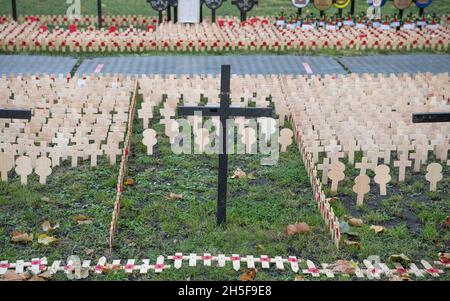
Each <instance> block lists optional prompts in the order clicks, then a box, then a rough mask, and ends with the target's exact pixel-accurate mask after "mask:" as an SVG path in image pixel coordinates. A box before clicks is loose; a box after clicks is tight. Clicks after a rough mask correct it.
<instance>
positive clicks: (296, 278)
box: [294, 275, 305, 281]
mask: <svg viewBox="0 0 450 301" xmlns="http://www.w3.org/2000/svg"><path fill="white" fill-rule="evenodd" d="M294 281H305V277H303V276H302V275H295V278H294Z"/></svg>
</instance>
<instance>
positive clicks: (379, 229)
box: [370, 225, 386, 233]
mask: <svg viewBox="0 0 450 301" xmlns="http://www.w3.org/2000/svg"><path fill="white" fill-rule="evenodd" d="M370 230H373V232H375V233H381V232H384V231H385V230H386V228H385V227H383V226H377V225H372V226H370Z"/></svg>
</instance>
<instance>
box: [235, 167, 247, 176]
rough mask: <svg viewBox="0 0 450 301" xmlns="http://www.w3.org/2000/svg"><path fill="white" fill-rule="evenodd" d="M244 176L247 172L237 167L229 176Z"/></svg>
mask: <svg viewBox="0 0 450 301" xmlns="http://www.w3.org/2000/svg"><path fill="white" fill-rule="evenodd" d="M246 176H247V174H246V173H245V172H244V171H243V170H242V169H240V168H237V169H236V170H235V171H234V174H233V175H232V176H231V178H232V179H235V178H245V177H246Z"/></svg>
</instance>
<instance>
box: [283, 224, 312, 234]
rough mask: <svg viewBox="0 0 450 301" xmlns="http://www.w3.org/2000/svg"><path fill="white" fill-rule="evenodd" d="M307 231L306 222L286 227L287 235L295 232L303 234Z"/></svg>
mask: <svg viewBox="0 0 450 301" xmlns="http://www.w3.org/2000/svg"><path fill="white" fill-rule="evenodd" d="M307 232H309V225H308V224H307V223H295V224H292V225H289V226H287V228H286V234H287V235H294V234H297V233H300V234H303V233H307Z"/></svg>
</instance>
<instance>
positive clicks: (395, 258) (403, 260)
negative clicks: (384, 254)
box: [389, 253, 412, 266]
mask: <svg viewBox="0 0 450 301" xmlns="http://www.w3.org/2000/svg"><path fill="white" fill-rule="evenodd" d="M389 261H390V262H398V263H400V264H401V265H403V266H409V264H410V263H411V262H412V260H411V258H409V257H408V256H406V255H405V254H403V253H402V254H399V255H391V256H389Z"/></svg>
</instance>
